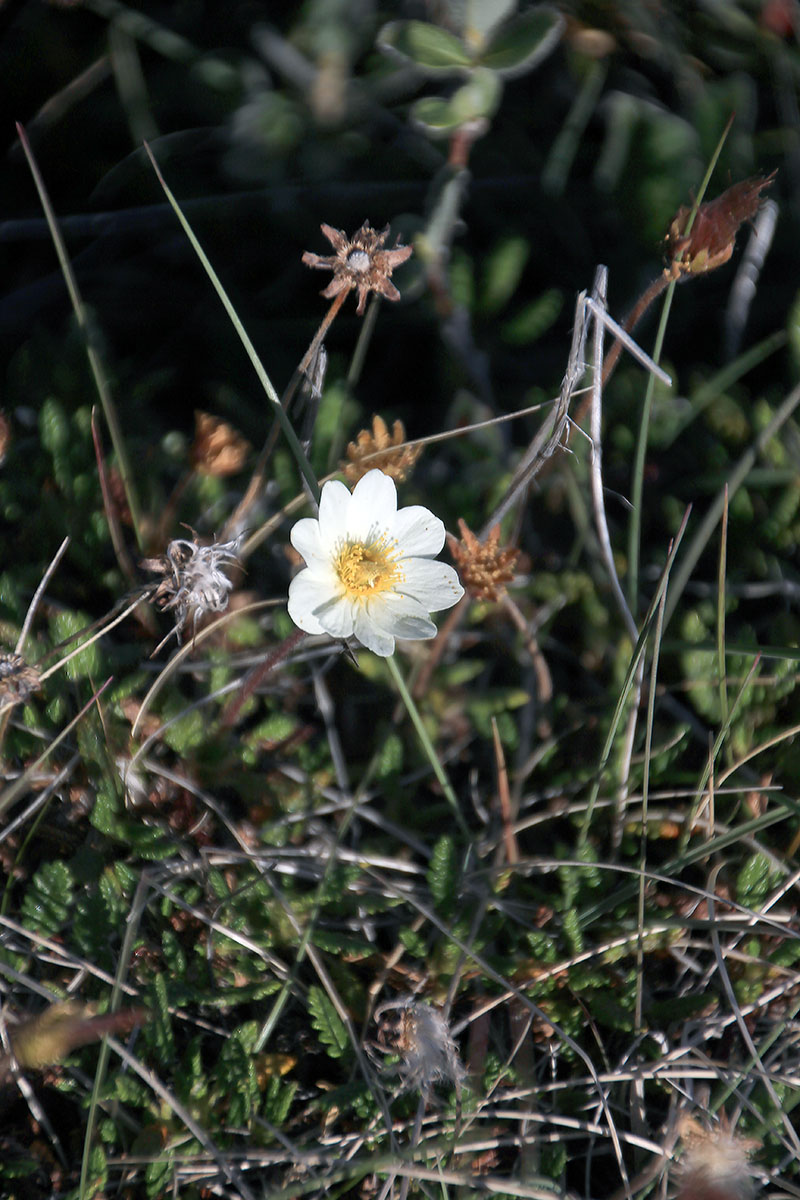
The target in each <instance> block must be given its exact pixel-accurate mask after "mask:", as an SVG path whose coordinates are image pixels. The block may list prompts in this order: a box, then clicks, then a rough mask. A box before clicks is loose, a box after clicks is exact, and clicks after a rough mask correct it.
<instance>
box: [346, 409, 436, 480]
mask: <svg viewBox="0 0 800 1200" xmlns="http://www.w3.org/2000/svg"><path fill="white" fill-rule="evenodd" d="M405 440H406V431H405V426H404V425H403V422H402V421H395V423H394V425H393V426H392V432H391V433H389V428H388V426H387V424H386V422H385V421H384V419H383V417H379V416H377V415H375V416H373V418H372V432H371V433H370V431H369V430H368V429H362V430H361V432H360V433H359V435H358V437H357V438H356V440H355V441H354V442H351V443H350V445H349V446H348V447H347V457H348V458H349V460H350V461H349V462H344V461H343V462H341V463H340V464H339V465H340V470H341V471H342V473H343V474H344V475H345V476H346V478H347V481H348V483H358V481H359V479H360V478H361V477H362V475H366V473H367V471H372V470H373V469H374V468H375V467H377V469H378V470H379V471H383V473H384V474H385V475H391V477H392V479H394V480H395V482H396V483H402V482H403V481H404V480H405V479H407V478H408V476H409V475H410V474H411V471H412V470H413V468H414V464H415V463H416V461H417V459H418V458H419V456H420V454H421V453H422V446H402V444H403V442H404V441H405ZM400 446H402V449H399V447H400Z"/></svg>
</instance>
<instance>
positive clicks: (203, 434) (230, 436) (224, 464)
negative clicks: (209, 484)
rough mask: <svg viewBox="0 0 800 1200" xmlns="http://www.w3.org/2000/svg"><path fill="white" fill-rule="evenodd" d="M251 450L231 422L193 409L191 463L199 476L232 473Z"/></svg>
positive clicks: (233, 473)
mask: <svg viewBox="0 0 800 1200" xmlns="http://www.w3.org/2000/svg"><path fill="white" fill-rule="evenodd" d="M249 453H250V443H249V442H248V441H246V440H245V438H243V437H242V436H241V434H239V433H237V432H236V430H235V429H234V428H233V426H232V425H228V424H227V422H225V421H221V420H220V418H219V417H214V416H212V415H211V413H207V412H195V414H194V442H193V443H192V449H191V452H190V459H191V463H192V466H193V467H194V469H195V470H196V471H198V472H199V473H200V474H201V475H213V476H215V477H216V478H218V479H219V478H222V477H223V476H224V475H235V474H236V473H237V472H238V471H241V469H242V467H243V466H244V464H245V460H246V459H247V456H248V454H249Z"/></svg>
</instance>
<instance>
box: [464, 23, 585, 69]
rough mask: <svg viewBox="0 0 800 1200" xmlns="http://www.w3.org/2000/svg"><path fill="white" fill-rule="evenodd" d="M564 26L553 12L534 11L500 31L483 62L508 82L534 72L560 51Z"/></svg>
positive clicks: (489, 46)
mask: <svg viewBox="0 0 800 1200" xmlns="http://www.w3.org/2000/svg"><path fill="white" fill-rule="evenodd" d="M564 24H565V22H564V18H563V17H562V16H561V14H560V13H557V12H556V11H555V10H554V9H552V8H544V7H541V8H530V9H528V11H527V12H524V13H521V14H520V15H519V16H518V17H513V18H512V19H511V20H510V21H507V22H506V23H505V24H504V25H502V26H501V27H500V28H499V29H498V30H497V33H496V34H495V35H494V36H493V37H492V38H491V39H490V41H489V45H488V46H487V47H486V49H485V51H484V52H483V54H482V55H481V59H480V61H481V63H482V64H483V66H484V67H489V68H490V70H492V71H497V72H498V73H499V74H501V75H503V76H505V77H506V78H510V77H511V76H513V75H522V74H524V73H525V72H526V71H532V70H533V68H534V67H535V66H537V65H538V64H539V63H540V62H541V61H542V60H543V59H545V58H547V55H548V54H550V53H551V52H552V51H553V50H554V49H555V48H556V46H557V45H558V42H559V40H560V38H561V34H562V32H563V30H564Z"/></svg>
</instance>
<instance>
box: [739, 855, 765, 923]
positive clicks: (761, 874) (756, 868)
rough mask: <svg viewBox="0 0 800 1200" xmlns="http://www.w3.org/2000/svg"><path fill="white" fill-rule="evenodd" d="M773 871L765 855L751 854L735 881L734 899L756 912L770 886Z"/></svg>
mask: <svg viewBox="0 0 800 1200" xmlns="http://www.w3.org/2000/svg"><path fill="white" fill-rule="evenodd" d="M773 874H774V872H773V869H772V866H771V865H770V861H769V859H768V858H767V856H766V855H765V854H751V855H750V857H749V858H748V860H747V862H746V863H745V864H744V866H743V867H742V869H741V870H740V872H739V875H738V877H737V879H736V899H737V900H738V902H739V903H740V904H743V905H745V906H746V907H747V908H751V909H754V910H758V909H760V908H761V905H762V904H763V903H764V900H765V899H766V897H767V894H768V892H769V890H770V888H771V886H772V877H773Z"/></svg>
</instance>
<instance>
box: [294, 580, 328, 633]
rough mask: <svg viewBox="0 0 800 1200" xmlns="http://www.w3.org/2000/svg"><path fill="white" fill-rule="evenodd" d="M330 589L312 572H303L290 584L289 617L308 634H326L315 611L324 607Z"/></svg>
mask: <svg viewBox="0 0 800 1200" xmlns="http://www.w3.org/2000/svg"><path fill="white" fill-rule="evenodd" d="M329 596H330V588H329V587H327V586H326V585H325V583H324V581H323V580H320V579H319V578H315V577H314V575H313V574H312V572H311V571H301V572H300V574H299V575H295V577H294V579H293V580H292V582H291V583H290V584H289V604H288V608H289V616H290V617H291V618H292V620H293V621H294V623H295V625H298V626H299V627H300V629H304V630H305V631H306V633H325V629H324V628H323V627H322V625H320V623H319V620H318V619H317V617H316V616H315V615H314V610H315V609H316V608H319V607H320V606H321V605H324V603H325V601H326V600H327V599H328V598H329Z"/></svg>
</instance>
